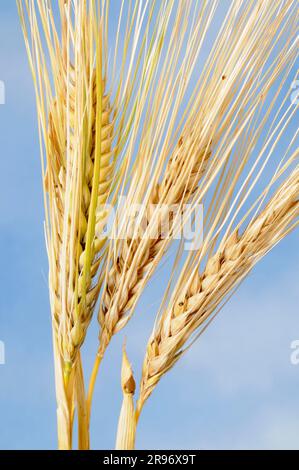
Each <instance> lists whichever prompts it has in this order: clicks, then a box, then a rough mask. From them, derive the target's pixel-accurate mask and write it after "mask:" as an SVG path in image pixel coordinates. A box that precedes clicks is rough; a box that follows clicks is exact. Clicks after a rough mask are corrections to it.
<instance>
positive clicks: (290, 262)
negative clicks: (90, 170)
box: [0, 0, 299, 449]
mask: <svg viewBox="0 0 299 470" xmlns="http://www.w3.org/2000/svg"><path fill="white" fill-rule="evenodd" d="M0 80H2V81H4V83H5V87H6V104H5V105H4V106H0V148H1V158H0V175H1V189H0V191H1V197H0V209H1V219H0V243H1V247H2V251H1V257H2V275H1V297H0V341H4V343H5V347H6V364H5V365H0V416H1V420H0V448H1V449H45V448H51V449H52V448H55V447H56V435H55V432H56V422H55V394H54V382H53V379H54V377H53V366H52V344H51V335H50V312H49V304H48V292H47V260H46V255H45V248H44V235H43V225H42V221H43V205H42V188H41V178H40V163H39V153H38V152H39V148H38V139H37V126H36V116H35V101H34V92H33V86H32V82H31V76H30V72H29V69H28V64H27V58H26V53H25V49H24V46H23V39H22V34H21V31H20V27H19V22H18V17H17V11H16V7H15V5H14V2H12V1H11V0H9V1H8V0H5V1H2V2H1V5H0ZM298 266H299V250H298V231H297V232H294V233H293V234H292V235H290V236H289V237H288V239H287V240H284V241H283V242H282V243H281V244H280V245H279V246H278V247H276V248H275V249H274V250H273V251H272V253H271V254H270V255H268V256H267V257H266V258H265V259H264V260H263V261H262V262H260V263H259V265H258V266H257V267H256V268H255V270H254V272H253V273H252V274H251V275H250V276H249V278H248V279H247V280H246V281H245V282H244V284H243V285H242V286H241V288H240V289H239V290H238V292H237V293H236V295H235V296H234V298H233V299H232V300H231V301H230V302H229V303H228V304H227V305H226V306H225V308H224V309H223V311H222V313H221V315H220V316H219V317H218V318H217V320H216V321H215V322H214V323H213V324H212V325H211V326H210V327H209V329H208V330H207V331H206V333H205V334H204V335H203V336H202V337H201V339H200V341H199V342H198V343H197V344H196V345H195V346H194V347H193V348H192V349H191V350H190V351H189V352H188V353H187V354H186V355H185V356H184V358H183V359H182V360H181V361H180V362H179V364H178V365H177V366H176V367H175V369H174V370H173V371H171V372H170V373H169V374H168V375H167V377H165V378H164V379H163V380H162V381H161V383H160V385H159V387H158V388H157V389H156V391H155V393H154V395H153V396H152V397H151V399H150V400H149V402H148V404H147V405H146V407H145V409H144V413H143V416H142V419H141V422H140V428H139V433H138V437H137V447H138V448H152V449H154V448H169V449H176V448H185V449H188V448H189V449H190V448H206V449H215V448H219V449H226V448H234V449H238V448H274V449H275V448H297V449H299V438H298V436H299V396H298V389H299V365H298V366H294V365H291V363H290V354H291V349H290V344H291V342H292V341H293V340H295V339H299V312H298V305H299V289H298V281H299V268H298ZM165 276H166V273H165V272H164V271H163V269H162V270H160V271H159V272H158V273H157V274H156V276H155V277H154V279H153V281H152V283H151V285H150V288H148V289H147V290H146V292H145V294H144V296H143V298H142V300H141V302H140V304H139V307H138V309H137V311H136V315H135V317H134V319H133V320H132V322H131V323H130V325H129V326H128V328H127V329H126V331H125V332H124V333H123V334H120V335H119V336H118V337H117V338H116V339H115V341H114V342H113V344H112V346H111V347H110V349H109V351H108V354H107V356H106V358H105V361H104V364H103V367H102V371H101V372H102V373H101V376H100V377H99V380H98V382H97V386H96V390H95V400H94V411H93V417H92V423H91V425H92V446H93V447H94V448H113V446H114V440H115V430H116V424H117V419H118V413H119V409H120V404H121V390H120V385H119V380H120V379H119V376H120V365H121V354H120V352H121V347H122V342H123V338H124V335H126V336H127V337H128V338H130V340H129V341H128V353H129V357H130V359H131V361H132V363H133V366H134V369H135V370H136V374H137V376H138V374H139V372H140V367H141V361H142V358H143V353H144V345H145V342H146V340H147V338H148V336H149V334H150V331H151V328H152V322H153V316H154V314H155V311H156V309H157V307H158V302H156V303H155V304H154V303H153V300H152V299H153V292H154V293H155V295H156V296H157V298H158V297H159V295H160V294H161V292H162V288H161V286H163V281H165V282H166V279H165ZM96 345H97V324H96V322H94V323H93V324H92V327H91V330H90V333H89V335H88V338H87V345H86V346H84V361H85V364H86V368H87V370H90V367H91V364H92V360H93V357H94V352H95V349H96ZM157 422H158V423H159V425H158V426H157Z"/></svg>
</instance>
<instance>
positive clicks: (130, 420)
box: [115, 346, 136, 450]
mask: <svg viewBox="0 0 299 470" xmlns="http://www.w3.org/2000/svg"><path fill="white" fill-rule="evenodd" d="M121 386H122V390H123V402H122V407H121V411H120V416H119V421H118V429H117V436H116V444H115V449H116V450H133V449H134V448H135V434H136V418H135V405H134V394H135V388H136V384H135V380H134V376H133V371H132V367H131V364H130V362H129V359H128V356H127V353H126V350H125V346H124V348H123V361H122V370H121Z"/></svg>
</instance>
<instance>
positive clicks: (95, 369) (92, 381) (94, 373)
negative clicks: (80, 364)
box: [86, 353, 103, 425]
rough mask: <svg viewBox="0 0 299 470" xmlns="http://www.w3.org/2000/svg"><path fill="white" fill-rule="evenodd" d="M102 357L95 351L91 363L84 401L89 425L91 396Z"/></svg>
mask: <svg viewBox="0 0 299 470" xmlns="http://www.w3.org/2000/svg"><path fill="white" fill-rule="evenodd" d="M102 359H103V355H102V354H99V353H97V356H96V359H95V362H94V365H93V369H92V373H91V377H90V382H89V387H88V394H87V400H86V402H87V403H86V406H87V418H88V425H90V414H91V406H92V398H93V393H94V387H95V384H96V380H97V375H98V373H99V368H100V364H101V362H102Z"/></svg>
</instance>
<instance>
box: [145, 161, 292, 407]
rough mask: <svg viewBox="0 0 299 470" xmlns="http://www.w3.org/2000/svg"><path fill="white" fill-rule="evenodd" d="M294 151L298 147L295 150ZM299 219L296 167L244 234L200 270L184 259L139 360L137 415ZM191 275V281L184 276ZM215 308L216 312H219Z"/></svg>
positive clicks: (235, 233)
mask: <svg viewBox="0 0 299 470" xmlns="http://www.w3.org/2000/svg"><path fill="white" fill-rule="evenodd" d="M297 153H298V152H297ZM298 223H299V166H298V165H297V167H296V168H295V169H294V170H293V172H292V173H291V175H290V176H289V177H287V178H286V180H285V181H284V183H283V184H282V185H281V187H280V188H279V189H278V190H277V191H276V193H275V194H274V196H273V197H272V198H271V200H270V201H269V202H268V204H267V205H266V207H265V209H264V210H263V211H262V212H261V213H260V214H259V215H258V216H256V217H254V218H253V219H252V220H251V221H250V222H249V223H248V224H247V227H246V228H245V230H243V232H242V233H239V229H238V228H237V229H235V230H234V231H233V233H232V234H231V235H229V236H227V237H225V238H224V239H223V240H222V242H221V244H220V247H219V249H218V250H217V251H216V253H215V254H214V255H213V256H211V257H210V258H209V259H208V261H207V262H206V267H205V269H204V270H203V271H202V272H200V270H199V264H198V266H197V270H194V265H193V264H192V265H190V264H188V263H186V266H185V272H184V277H183V278H182V279H181V280H180V281H179V282H178V284H177V285H176V287H175V290H174V292H173V297H172V299H173V300H172V301H171V303H170V305H169V306H168V308H167V309H166V310H165V312H164V313H163V314H162V316H161V319H160V321H159V322H158V324H157V327H156V328H155V330H154V332H153V334H152V337H151V338H150V340H149V342H148V345H147V350H146V355H145V360H144V364H143V372H142V380H141V389H140V396H139V400H138V405H137V414H138V415H139V414H140V413H141V410H142V408H143V406H144V403H145V402H146V400H147V399H148V397H149V396H150V395H151V393H152V392H153V390H154V389H155V387H156V385H157V384H158V382H159V381H160V379H161V377H162V376H164V375H165V374H166V372H167V371H168V370H169V369H171V368H172V367H173V366H174V365H175V363H176V362H177V361H178V359H179V358H180V357H181V355H182V353H183V352H184V347H185V346H186V344H187V342H188V340H189V338H190V337H191V335H192V334H193V333H194V332H195V331H196V330H198V329H199V328H201V327H203V329H205V327H204V325H205V323H207V320H209V318H210V317H211V316H212V315H213V314H215V312H217V309H219V307H220V306H221V305H223V301H224V300H225V299H226V298H227V297H228V296H229V295H230V293H231V292H232V291H233V290H234V289H235V287H236V286H237V285H238V284H239V283H240V282H241V281H242V280H243V279H244V278H245V276H247V274H248V273H249V272H250V271H251V270H252V268H253V267H254V265H255V264H256V263H257V262H258V261H259V260H260V259H261V258H262V257H263V256H264V255H265V254H267V253H268V252H269V251H270V250H271V249H272V248H273V247H274V246H275V245H276V244H277V243H278V242H279V241H280V240H281V239H282V238H284V237H285V236H286V235H287V234H288V233H289V232H290V231H291V230H293V229H294V228H295V227H296V226H297V225H298ZM188 280H189V281H188ZM217 313H218V312H217Z"/></svg>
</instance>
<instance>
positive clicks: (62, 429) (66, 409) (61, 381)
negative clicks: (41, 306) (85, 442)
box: [53, 332, 73, 450]
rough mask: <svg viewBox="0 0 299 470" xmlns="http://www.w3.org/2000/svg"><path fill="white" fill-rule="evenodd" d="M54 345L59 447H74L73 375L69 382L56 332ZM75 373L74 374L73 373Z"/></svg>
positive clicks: (68, 448) (61, 448)
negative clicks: (65, 376)
mask: <svg viewBox="0 0 299 470" xmlns="http://www.w3.org/2000/svg"><path fill="white" fill-rule="evenodd" d="M53 345H54V366H55V388H56V401H57V434H58V449H59V450H71V449H72V429H73V399H72V393H71V389H72V377H69V379H68V381H67V384H65V378H64V373H63V365H62V359H61V356H60V353H59V350H58V347H57V342H56V338H55V333H54V332H53ZM71 375H73V374H71Z"/></svg>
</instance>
